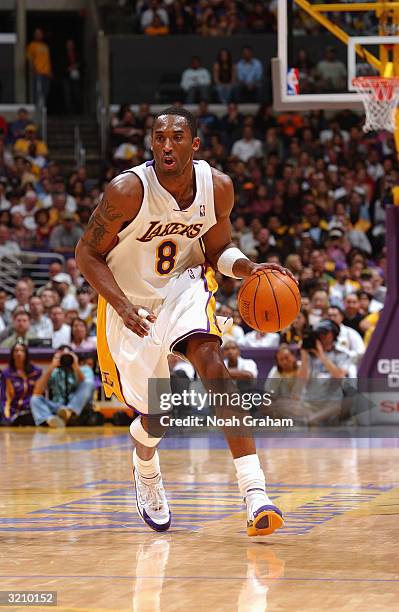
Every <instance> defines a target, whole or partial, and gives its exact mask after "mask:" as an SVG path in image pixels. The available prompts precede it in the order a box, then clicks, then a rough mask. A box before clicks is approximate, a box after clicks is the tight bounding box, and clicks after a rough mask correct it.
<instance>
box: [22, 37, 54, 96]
mask: <svg viewBox="0 0 399 612" xmlns="http://www.w3.org/2000/svg"><path fill="white" fill-rule="evenodd" d="M26 57H27V59H28V60H29V63H30V66H31V70H32V73H33V99H34V101H35V103H37V102H38V101H39V100H40V99H41V98H42V99H43V101H44V103H46V100H47V96H48V93H49V89H50V79H51V76H52V71H51V58H50V49H49V46H48V44H47V43H45V42H44V33H43V30H42V29H41V28H36V30H35V32H34V35H33V40H32V42H30V43H29V45H28V46H27V49H26Z"/></svg>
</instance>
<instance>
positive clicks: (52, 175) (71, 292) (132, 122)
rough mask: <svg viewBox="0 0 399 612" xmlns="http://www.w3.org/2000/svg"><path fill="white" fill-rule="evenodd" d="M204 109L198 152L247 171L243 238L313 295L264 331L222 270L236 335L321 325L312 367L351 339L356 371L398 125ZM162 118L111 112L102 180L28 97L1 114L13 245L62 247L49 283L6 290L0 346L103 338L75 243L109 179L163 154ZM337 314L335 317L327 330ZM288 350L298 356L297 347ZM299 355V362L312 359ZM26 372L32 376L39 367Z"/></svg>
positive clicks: (238, 190) (376, 286) (375, 284)
mask: <svg viewBox="0 0 399 612" xmlns="http://www.w3.org/2000/svg"><path fill="white" fill-rule="evenodd" d="M196 115H197V120H198V127H199V135H200V137H201V141H202V147H201V150H200V152H199V153H198V157H200V158H202V159H205V160H207V161H208V162H209V163H210V164H211V165H212V166H213V167H216V168H218V169H220V170H222V171H224V172H227V173H228V174H229V175H230V177H231V178H232V180H233V183H234V188H235V205H234V210H233V214H232V224H233V239H234V241H235V242H236V244H237V245H238V246H239V247H240V248H241V250H242V251H243V252H244V253H245V254H246V255H247V256H248V257H249V258H251V259H252V260H254V261H257V262H276V263H280V264H282V265H285V266H287V267H288V268H289V269H290V270H291V271H292V272H293V273H294V274H295V275H296V277H297V278H298V280H299V283H300V290H301V295H302V309H301V312H300V313H299V315H298V317H297V319H296V320H295V321H294V322H293V324H292V325H291V327H290V328H289V329H285V330H282V331H281V332H280V333H279V334H277V333H276V334H261V333H258V332H255V331H253V330H251V329H249V328H248V327H247V326H246V325H245V324H244V323H243V321H242V320H241V318H240V315H239V312H238V310H237V292H238V289H239V286H240V281H236V280H234V279H231V278H223V277H221V278H219V291H218V293H217V304H218V314H219V315H220V316H223V317H231V318H232V319H233V325H232V327H231V329H230V330H229V331H228V332H227V333H226V335H225V338H224V340H225V341H230V342H233V344H235V345H236V346H237V347H238V349H239V350H240V349H241V348H242V349H245V348H248V347H250V348H252V347H266V348H273V349H278V348H279V346H281V344H282V345H283V348H285V347H287V346H288V347H290V346H292V345H297V346H298V345H300V344H301V342H302V341H303V337H304V335H306V334H308V331H309V328H310V327H311V328H313V329H314V330H315V329H316V330H317V329H318V326H321V327H320V328H319V331H318V333H319V340H320V342H319V345H317V346H316V348H315V349H314V350H315V351H316V353H317V355H316V353H314V354H313V356H314V357H315V358H316V357H317V358H318V359H319V361H320V363H319V364H318V365H315V364H309V363H308V371H309V368H310V365H312V367H314V368H316V370H317V368H318V370H317V371H322V370H323V368H324V369H327V371H329V369H328V367H327V366H326V363H327V361H328V355H329V354H330V353H331V352H334V351H338V352H341V353H342V354H345V359H346V360H347V361H346V365H345V368H342V367H341V366H340V365H339V364H340V363H341V364H342V358H341V357H340V358H339V359H338V358H337V359H335V361H336V364H335V366H334V364H333V367H332V369H331V366H329V367H330V369H331V371H332V372H335V373H339V372H342V371H345V372H351V373H353V372H356V367H357V364H358V363H359V361H360V359H361V357H362V355H363V353H364V351H365V346H367V343H368V342H369V339H370V336H371V334H372V332H373V330H374V328H375V326H376V323H377V321H378V317H379V313H380V311H381V309H382V307H383V303H384V299H385V294H386V286H385V280H386V247H385V207H386V205H387V203H389V202H390V201H391V190H392V187H393V185H396V184H398V179H399V177H398V169H397V162H396V157H395V150H394V143H393V140H392V138H391V136H390V135H389V134H387V133H385V132H384V133H381V134H379V135H376V134H371V135H370V134H369V135H365V134H364V133H363V131H362V129H361V122H362V118H361V117H360V116H359V115H357V114H355V113H353V112H351V111H342V112H340V113H338V114H337V115H335V116H326V115H325V113H323V112H322V111H312V112H309V113H307V114H296V113H288V112H287V113H281V114H279V115H277V114H275V113H274V112H273V110H272V108H271V107H269V106H266V105H261V106H259V108H258V111H257V113H256V114H255V115H245V114H242V112H241V111H240V109H239V108H238V107H237V105H236V104H235V103H229V104H228V105H227V106H226V107H225V112H224V113H223V114H222V115H221V116H217V115H215V114H214V113H213V112H212V111H211V110H210V109H209V107H208V104H207V103H206V102H205V101H202V102H200V104H199V105H198V108H197V110H196ZM152 123H153V116H152V114H151V112H150V108H149V106H148V105H146V104H142V105H141V106H140V108H139V110H138V111H137V112H133V111H132V109H131V108H130V107H129V106H128V105H124V106H123V107H122V108H121V109H120V111H119V112H118V113H117V114H116V115H115V116H114V117H113V118H112V122H111V126H110V131H111V138H110V141H111V143H112V146H111V151H110V154H109V157H108V159H107V160H106V161H105V162H104V166H103V168H102V170H101V175H100V177H99V180H98V179H96V180H91V179H88V177H87V173H86V170H85V168H79V169H78V170H77V171H76V172H74V173H73V174H72V175H71V176H65V175H63V173H62V168H60V167H59V165H58V164H57V163H56V162H55V161H53V160H52V159H51V151H48V150H47V146H46V143H44V142H43V141H41V140H40V138H39V136H38V134H37V130H36V127H35V126H34V125H33V124H32V121H31V119H30V118H29V117H28V116H27V113H26V111H25V110H24V109H21V110H20V111H19V113H18V116H17V118H16V120H15V121H14V122H10V123H8V124H7V122H5V121H3V122H2V125H3V128H2V133H1V134H0V258H1V259H2V260H3V262H4V261H7V257H8V258H12V257H14V258H15V257H18V256H19V255H20V254H21V253H23V252H24V251H26V250H29V251H35V250H37V251H38V256H39V255H40V252H43V251H49V250H50V251H53V252H54V253H57V254H58V259H57V261H55V260H54V261H52V262H51V263H50V265H49V271H48V272H49V277H48V282H47V283H46V284H45V285H44V286H42V287H40V288H38V287H35V286H34V284H33V282H32V280H31V279H30V278H29V277H28V276H23V277H21V278H20V280H19V281H18V282H17V284H16V287H15V291H14V293H13V294H12V295H11V294H10V293H9V292H8V291H7V290H6V288H2V289H1V290H0V346H1V347H3V348H9V349H12V353H11V354H12V355H14V357H13V359H14V361H15V362H16V360H17V357H18V354H19V353H18V351H17V352H15V351H16V349H15V347H16V346H17V345H21V344H22V345H23V346H26V345H29V346H38V345H40V344H41V345H42V346H48V347H51V348H53V349H55V350H57V349H59V348H60V347H62V346H64V345H68V346H69V347H70V348H71V350H78V349H80V350H81V351H82V350H83V351H85V352H86V351H93V350H94V349H95V335H96V301H97V296H96V295H95V293H94V292H93V290H92V289H91V288H90V287H88V286H87V285H86V284H85V282H84V279H83V278H82V277H81V275H80V273H79V271H78V270H77V267H76V262H75V259H74V247H75V245H76V242H77V240H78V239H79V237H80V236H81V234H82V231H83V230H84V227H85V225H86V224H87V222H88V219H89V216H90V213H91V211H92V210H93V208H94V207H95V206H96V204H97V203H98V200H99V197H100V196H101V193H102V191H103V189H104V185H105V184H106V183H107V182H108V181H110V180H111V179H112V178H113V177H114V176H116V175H117V174H118V173H119V172H120V171H122V170H124V169H125V168H128V167H131V166H134V165H137V164H140V163H142V162H143V161H145V160H148V159H150V158H151V150H150V135H151V127H152ZM39 144H40V147H39ZM21 151H23V152H21ZM326 321H330V322H331V321H332V322H334V325H335V326H336V327H335V328H333V329H332V330H331V329H330V330H328V329H327V328H326V323H325V322H326ZM328 333H330V334H332V336H331V335H330V336H328ZM323 334H325V335H326V337H327V336H328V338H327V339H326V340H325V343H324V345H323ZM331 342H332V343H333V344H331ZM323 346H324V348H323ZM230 348H231V347H230ZM290 350H291V349H290ZM22 352H23V351H22ZM229 355H230V353H229ZM326 355H327V357H326ZM22 357H23V355H21V358H22ZM285 357H287V359H285ZM226 358H227V357H226ZM18 359H19V357H18ZM229 359H230V360H231V359H232V357H231V355H230V357H229ZM279 359H280V360H282V363H285V361H287V363H288V362H289V364H290V363H291V361H292V359H291V358H289V357H288V354H287V352H286V351H285V352H284V351H283V353H281V352H279ZM284 359H285V361H284ZM326 359H327V361H326ZM331 359H332V357H331ZM331 359H330V361H331ZM304 361H306V360H305V359H302V362H304ZM320 364H321V365H320ZM337 364H338V365H337ZM10 367H11V363H10ZM173 367H176V364H174V366H173ZM279 367H280V366H279ZM281 367H282V368H283V369H282V370H281V371H282V372H283V371H284V367H285V366H283V365H282V366H281ZM287 367H288V370H289V371H293V372H296V371H297V370H298V368H300V367H301V366H298V368H297V367H295V368H293V367H292V364H291V365H288V366H287ZM334 368H335V369H334ZM19 369H20V371H23V368H22V370H21V367H20V368H19ZM26 375H27V376H28V377H31V378H32V381H33V379H34V378H35V377H36V376H37V372H36V370H34V369H33V370H29V373H27V374H26ZM6 379H7V377H6V376H4V377H3V395H4V392H5V391H4V390H5V389H6V387H7V384H8V386H9V383H7V382H6ZM32 385H33V382H32ZM32 385H31V387H32ZM25 387H26V386H25ZM26 388H30V387H29V385H28V387H26ZM22 404H23V402H22V403H21V406H22ZM56 416H57V415H56Z"/></svg>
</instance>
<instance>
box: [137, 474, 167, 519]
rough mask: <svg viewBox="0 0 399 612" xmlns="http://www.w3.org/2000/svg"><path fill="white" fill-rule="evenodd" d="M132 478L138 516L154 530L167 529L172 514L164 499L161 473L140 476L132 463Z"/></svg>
mask: <svg viewBox="0 0 399 612" xmlns="http://www.w3.org/2000/svg"><path fill="white" fill-rule="evenodd" d="M133 478H134V484H135V487H136V507H137V512H138V513H139V516H140V518H141V519H142V521H144V523H146V524H147V525H148V526H149V527H151V529H153V530H154V531H167V530H168V529H169V527H170V524H171V521H172V514H171V512H170V509H169V505H168V500H167V499H166V494H165V489H164V487H163V483H162V475H161V474H158V475H157V476H155V477H154V478H151V479H150V478H146V479H145V482H144V479H141V478H140V475H139V473H138V471H137V469H136V468H135V466H134V464H133Z"/></svg>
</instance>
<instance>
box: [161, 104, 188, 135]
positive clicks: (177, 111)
mask: <svg viewBox="0 0 399 612" xmlns="http://www.w3.org/2000/svg"><path fill="white" fill-rule="evenodd" d="M163 115H174V116H175V117H184V119H185V120H186V121H187V123H188V127H189V128H190V132H191V137H192V138H195V137H196V136H197V120H196V118H195V117H194V115H193V114H192V113H190V111H189V110H187V109H186V108H183V107H182V106H168V108H165V109H164V110H162V111H160V112H159V113H157V114H156V115H155V117H154V123H153V125H155V122H156V120H157V119H159V117H162V116H163ZM153 129H154V128H153Z"/></svg>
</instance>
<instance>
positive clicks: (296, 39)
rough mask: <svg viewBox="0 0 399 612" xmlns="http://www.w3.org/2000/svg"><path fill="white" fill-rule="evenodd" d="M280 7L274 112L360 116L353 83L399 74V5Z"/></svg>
mask: <svg viewBox="0 0 399 612" xmlns="http://www.w3.org/2000/svg"><path fill="white" fill-rule="evenodd" d="M277 6H278V57H277V58H275V59H273V60H272V80H273V102H274V108H275V110H279V111H281V110H312V109H326V110H328V109H331V110H334V109H337V110H339V109H347V108H351V109H354V110H361V109H362V108H363V105H362V102H361V99H360V97H359V95H358V94H357V93H356V92H355V89H354V88H353V86H352V80H353V78H354V77H356V76H373V75H379V74H383V73H384V71H386V70H388V73H387V76H393V74H394V73H396V74H397V73H398V71H399V57H398V56H399V2H378V1H377V2H367V3H365V2H359V1H354V2H353V1H352V2H340V3H335V4H332V3H329V2H324V3H323V4H322V3H320V0H312V1H311V2H309V1H307V0H278V4H277ZM387 64H389V66H388V68H387Z"/></svg>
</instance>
